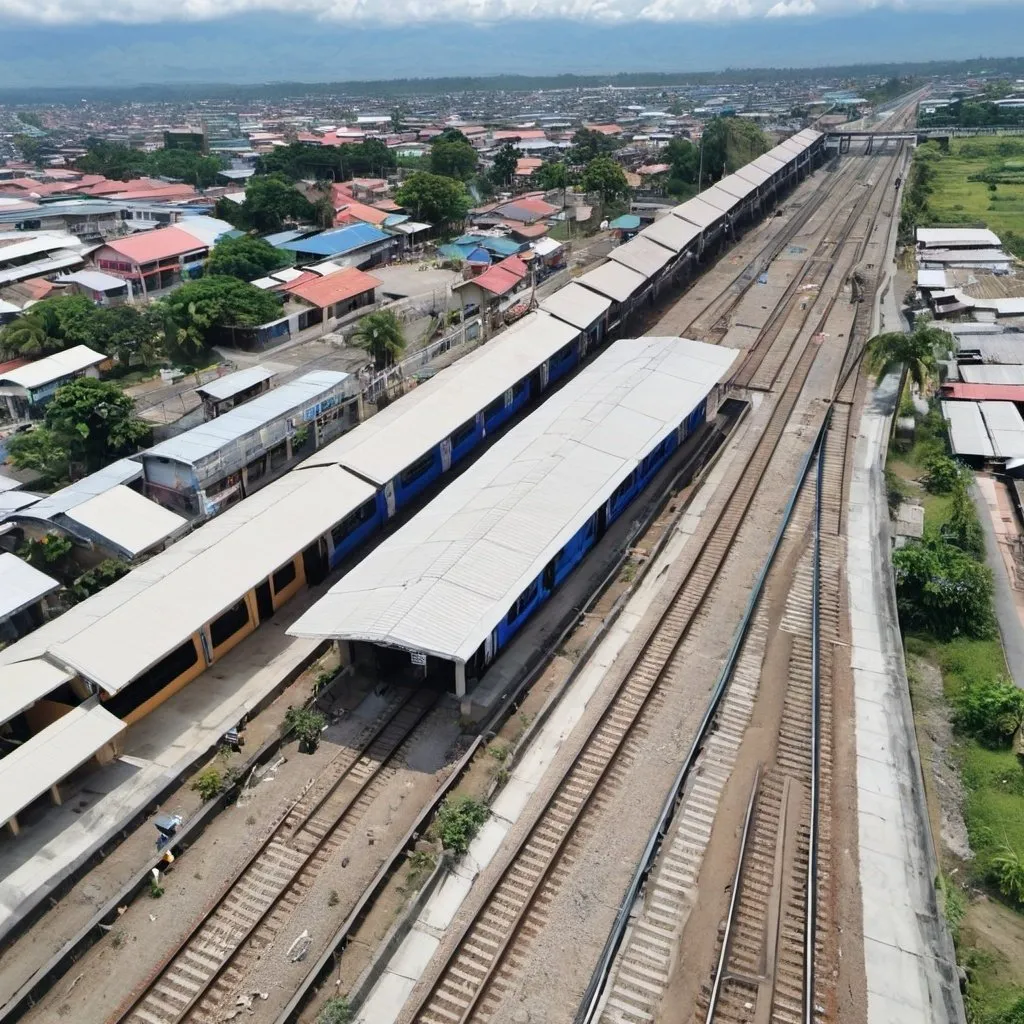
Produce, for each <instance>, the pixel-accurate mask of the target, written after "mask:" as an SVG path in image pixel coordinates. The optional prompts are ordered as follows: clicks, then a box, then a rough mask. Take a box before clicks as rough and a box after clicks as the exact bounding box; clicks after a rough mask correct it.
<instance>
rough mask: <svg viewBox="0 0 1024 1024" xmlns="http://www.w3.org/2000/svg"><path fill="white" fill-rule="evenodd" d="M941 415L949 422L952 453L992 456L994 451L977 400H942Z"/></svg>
mask: <svg viewBox="0 0 1024 1024" xmlns="http://www.w3.org/2000/svg"><path fill="white" fill-rule="evenodd" d="M942 415H943V416H944V417H945V420H946V422H947V423H948V424H949V443H950V447H951V448H952V449H953V454H954V455H972V456H978V455H980V456H982V457H984V458H992V456H993V455H994V454H995V452H994V450H993V448H992V442H991V440H990V439H989V436H988V431H987V430H986V429H985V421H984V420H983V419H982V418H981V410H980V409H979V408H978V403H977V402H943V403H942Z"/></svg>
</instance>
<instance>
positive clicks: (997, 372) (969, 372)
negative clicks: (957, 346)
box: [959, 339, 1024, 384]
mask: <svg viewBox="0 0 1024 1024" xmlns="http://www.w3.org/2000/svg"><path fill="white" fill-rule="evenodd" d="M965 347H967V348H978V347H979V346H978V345H977V343H976V342H974V341H973V339H972V342H971V344H969V345H967V346H965ZM1009 354H1010V353H1007V355H1009ZM1016 355H1017V358H1020V357H1021V355H1022V353H1020V352H1018V353H1016ZM959 369H960V376H961V378H962V379H963V380H964V382H965V383H967V384H1024V365H1022V364H1021V363H994V362H993V363H982V364H981V365H974V364H971V363H960V365H959Z"/></svg>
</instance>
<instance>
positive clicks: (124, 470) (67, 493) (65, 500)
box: [18, 459, 142, 519]
mask: <svg viewBox="0 0 1024 1024" xmlns="http://www.w3.org/2000/svg"><path fill="white" fill-rule="evenodd" d="M141 476H142V463H141V462H135V461H134V460H133V459H118V460H117V462H112V463H111V464H110V465H109V466H104V467H103V469H100V470H97V471H96V472H95V473H90V474H89V475H88V476H86V477H83V478H82V479H81V480H76V481H75V483H73V484H68V486H67V487H62V488H61V489H60V490H59V491H54V493H53V494H48V495H47V496H46V497H45V498H43V499H41V500H40V501H37V502H36V503H35V504H34V505H33V506H32V508H31V509H28V510H26V511H25V512H22V513H20V514H19V516H18V518H25V517H31V518H32V519H52V518H53V517H54V516H56V515H60V514H61V513H62V512H67V510H68V509H69V508H75V507H76V506H77V505H81V504H83V503H84V502H86V501H88V500H89V499H90V498H94V497H95V496H96V495H97V494H103V493H104V492H105V491H109V490H110V488H111V487H117V486H118V484H128V483H131V482H132V481H133V480H138V479H139V477H141Z"/></svg>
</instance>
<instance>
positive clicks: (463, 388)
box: [299, 312, 580, 486]
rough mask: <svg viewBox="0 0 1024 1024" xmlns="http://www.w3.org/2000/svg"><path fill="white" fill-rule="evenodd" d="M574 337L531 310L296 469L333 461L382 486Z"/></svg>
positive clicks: (576, 334) (572, 330)
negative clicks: (491, 338) (482, 344)
mask: <svg viewBox="0 0 1024 1024" xmlns="http://www.w3.org/2000/svg"><path fill="white" fill-rule="evenodd" d="M579 333H580V332H579V329H578V328H576V327H571V326H569V324H566V323H563V322H562V321H561V320H559V319H557V318H556V317H553V316H550V315H549V314H547V313H542V312H535V313H530V314H528V315H527V316H524V317H523V319H522V320H520V321H519V322H518V323H516V324H514V325H513V326H512V327H510V328H509V329H508V330H507V331H503V332H502V333H501V334H499V335H498V336H497V337H496V338H494V339H493V340H492V341H489V342H488V343H487V344H486V345H484V346H482V347H481V348H478V349H475V350H474V351H473V352H470V353H469V355H467V356H464V357H463V358H462V359H460V360H459V361H458V362H457V363H454V364H453V365H451V366H449V367H446V368H445V369H443V370H442V371H441V372H440V373H438V374H437V375H436V376H435V377H432V378H431V379H430V380H428V381H426V382H424V383H423V384H420V385H419V386H418V387H416V388H414V389H413V390H412V391H410V392H409V393H408V394H407V395H403V397H402V400H401V401H400V402H393V403H392V404H391V405H389V406H387V408H385V409H382V410H381V411H380V412H378V413H377V414H376V415H375V416H371V417H370V418H369V419H368V420H365V421H364V422H363V423H360V424H359V426H357V427H355V428H353V429H352V430H350V431H348V433H346V434H343V435H342V436H341V437H339V438H338V439H337V440H336V441H332V442H331V443H330V444H328V445H326V446H325V447H323V448H321V449H320V451H318V452H314V453H313V454H312V455H311V456H310V457H309V458H308V459H306V460H305V462H303V463H302V465H301V466H300V467H299V471H305V470H306V468H308V467H311V466H325V465H331V464H336V465H339V466H345V467H346V468H347V469H350V470H352V472H353V473H358V474H359V475H360V476H361V477H363V478H365V479H367V480H372V481H374V482H375V483H376V484H378V485H381V486H383V485H384V484H386V483H387V482H388V481H389V480H393V479H394V478H395V477H396V476H398V474H399V473H401V472H402V470H403V469H405V468H406V466H410V465H412V463H414V462H415V461H416V460H417V459H418V458H420V456H421V455H424V454H425V453H426V452H428V451H429V450H430V449H431V448H433V447H434V445H436V444H440V443H441V441H443V440H444V439H445V438H446V437H448V436H449V435H450V434H451V433H452V432H453V431H454V430H456V429H458V428H459V427H460V426H462V424H463V423H465V422H466V421H467V420H468V419H470V418H471V417H472V416H475V415H476V413H477V412H478V411H479V410H480V409H482V408H484V407H485V406H487V405H488V404H490V403H491V402H492V401H494V400H495V399H496V398H498V396H499V395H502V394H504V393H505V392H506V391H507V390H508V389H509V388H510V387H512V386H513V385H514V384H515V383H516V382H517V381H520V380H522V379H523V378H524V377H528V376H529V375H530V374H531V373H532V372H533V371H534V370H536V369H537V367H539V366H540V365H541V364H542V363H544V362H545V361H546V360H547V359H549V358H550V357H551V356H553V355H554V354H555V353H556V352H557V351H558V350H559V349H560V348H562V347H564V346H565V345H568V344H569V342H571V341H573V340H574V339H575V338H578V337H579Z"/></svg>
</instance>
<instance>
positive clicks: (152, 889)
mask: <svg viewBox="0 0 1024 1024" xmlns="http://www.w3.org/2000/svg"><path fill="white" fill-rule="evenodd" d="M163 894H164V887H163V886H162V885H161V884H160V883H159V882H158V881H157V880H156V879H155V878H151V879H150V880H149V897H150V899H154V900H158V899H160V897H161V896H163Z"/></svg>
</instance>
